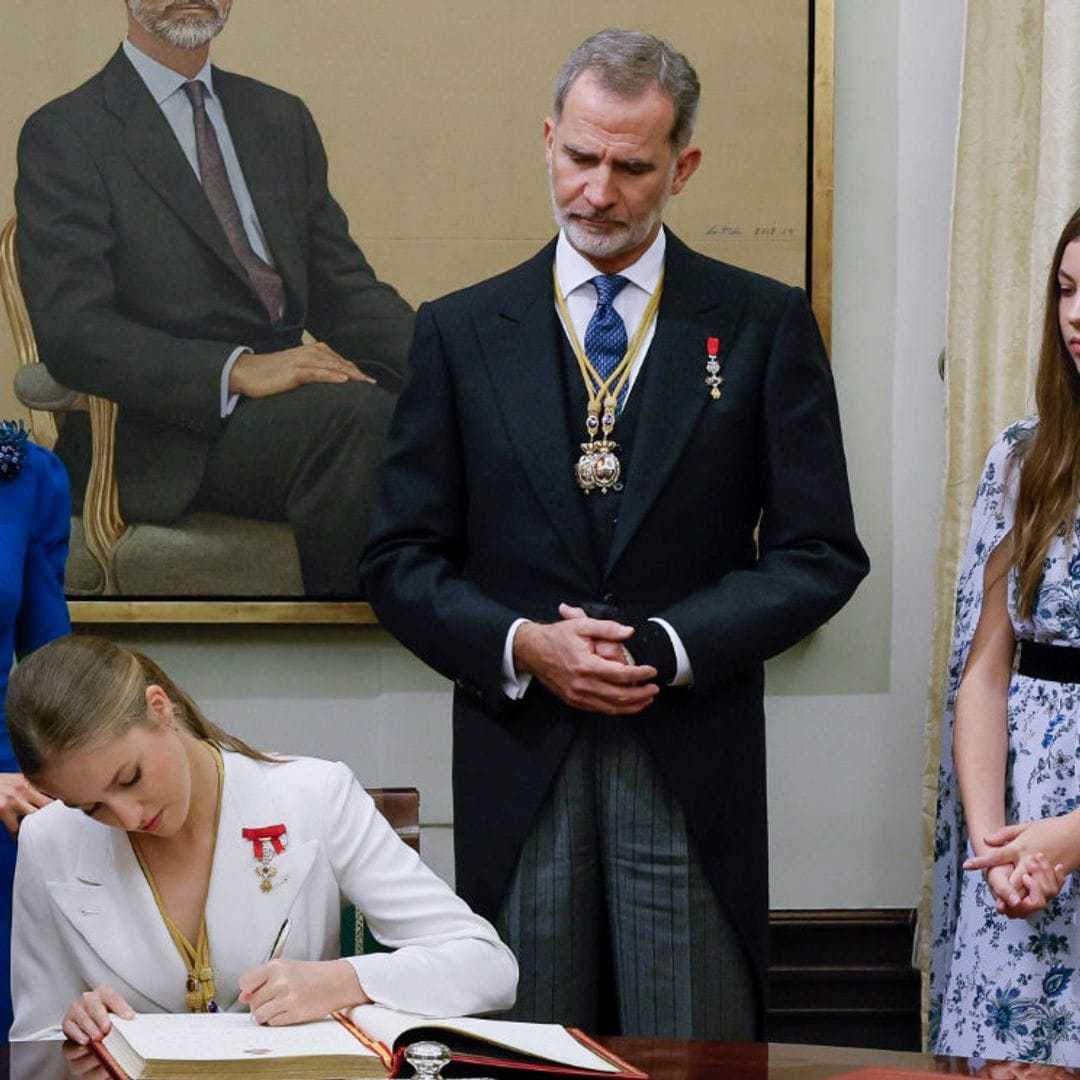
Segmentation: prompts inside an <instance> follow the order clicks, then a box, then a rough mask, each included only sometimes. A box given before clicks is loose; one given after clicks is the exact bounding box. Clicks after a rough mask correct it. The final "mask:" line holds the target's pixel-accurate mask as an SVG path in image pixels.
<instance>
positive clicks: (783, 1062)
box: [0, 1036, 1071, 1080]
mask: <svg viewBox="0 0 1080 1080" xmlns="http://www.w3.org/2000/svg"><path fill="white" fill-rule="evenodd" d="M599 1041H600V1042H602V1043H603V1044H604V1045H605V1046H608V1047H610V1049H612V1050H613V1051H615V1053H616V1054H618V1055H619V1056H620V1057H622V1058H625V1059H626V1060H627V1061H629V1062H632V1063H633V1064H634V1065H636V1066H638V1068H640V1069H643V1070H644V1071H645V1072H647V1073H648V1074H649V1075H650V1077H651V1078H652V1080H825V1078H827V1077H835V1076H842V1075H844V1074H850V1073H854V1072H858V1071H860V1070H868V1069H869V1070H879V1071H878V1072H877V1075H876V1076H874V1075H872V1074H870V1075H867V1076H865V1078H859V1080H904V1077H903V1076H902V1075H901V1074H902V1073H904V1072H908V1073H912V1072H915V1073H935V1072H947V1073H955V1074H959V1075H969V1072H968V1068H967V1063H966V1062H965V1061H963V1060H962V1059H955V1058H935V1057H932V1056H930V1055H929V1054H909V1053H903V1052H901V1051H898V1050H855V1049H849V1048H845V1047H836V1046H796V1045H794V1044H790V1043H724V1042H708V1041H704V1040H700V1041H692V1040H687V1039H632V1038H626V1037H622V1036H620V1037H617V1038H616V1037H610V1038H602V1039H600V1040H599ZM1034 1068H1037V1069H1041V1070H1044V1071H1040V1072H1039V1074H1038V1080H1048V1078H1049V1077H1050V1076H1051V1075H1052V1074H1051V1073H1050V1072H1049V1071H1047V1070H1048V1067H1047V1066H1035V1067H1034ZM890 1071H892V1072H893V1075H891V1076H890V1075H889V1072H890ZM521 1075H522V1076H523V1077H527V1076H528V1075H529V1074H527V1073H523V1074H521ZM1060 1075H1061V1076H1062V1077H1065V1076H1071V1074H1069V1073H1067V1071H1066V1070H1061V1071H1060ZM68 1076H69V1074H68V1071H67V1068H66V1067H65V1065H64V1060H63V1057H62V1055H61V1053H60V1044H59V1043H55V1042H54V1043H17V1044H15V1045H14V1046H11V1047H8V1046H2V1045H0V1080H4V1078H7V1077H10V1078H11V1080H68ZM1016 1076H1017V1077H1021V1076H1022V1073H1017V1074H1016ZM1032 1080H1034V1078H1032Z"/></svg>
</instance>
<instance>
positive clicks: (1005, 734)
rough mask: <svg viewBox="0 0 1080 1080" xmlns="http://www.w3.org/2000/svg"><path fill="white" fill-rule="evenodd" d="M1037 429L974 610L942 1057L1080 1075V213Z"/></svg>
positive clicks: (951, 718) (1000, 486)
mask: <svg viewBox="0 0 1080 1080" xmlns="http://www.w3.org/2000/svg"><path fill="white" fill-rule="evenodd" d="M1036 401H1037V404H1038V409H1039V413H1038V416H1037V417H1029V418H1027V419H1024V420H1021V421H1019V422H1017V423H1015V424H1013V425H1011V426H1010V427H1009V428H1007V429H1006V430H1005V431H1004V432H1003V433H1002V435H1001V436H1000V437H999V438H998V440H997V441H996V442H995V444H994V446H993V447H992V448H991V450H990V453H989V456H988V457H987V460H986V466H985V469H984V471H983V475H982V479H981V480H980V483H979V487H978V492H977V495H976V500H975V508H974V511H973V514H972V521H971V532H970V535H969V538H968V545H967V551H966V553H965V556H964V561H963V564H962V566H961V572H960V577H959V585H958V590H957V600H956V621H955V627H954V635H953V649H952V655H951V658H950V662H949V670H948V690H947V696H946V708H945V722H944V725H943V731H942V753H941V768H940V771H939V790H938V816H937V826H936V832H935V853H934V854H935V866H934V909H933V938H932V948H933V955H932V961H931V980H930V995H931V1001H930V1045H931V1048H932V1049H933V1050H934V1051H935V1052H937V1053H942V1054H955V1055H965V1056H978V1057H983V1058H989V1059H999V1058H1002V1059H1006V1058H1007V1059H1020V1060H1026V1061H1047V1062H1053V1063H1056V1064H1061V1065H1072V1066H1076V1065H1080V975H1078V973H1077V966H1078V963H1080V928H1078V925H1077V920H1078V918H1080V907H1078V899H1080V897H1078V893H1077V889H1078V886H1077V881H1076V878H1077V875H1075V874H1073V873H1072V871H1073V870H1075V869H1076V868H1077V867H1080V648H1077V647H1076V646H1080V521H1078V497H1080V211H1078V212H1077V213H1076V214H1074V215H1073V217H1072V218H1071V219H1070V221H1069V222H1068V224H1067V225H1066V226H1065V229H1064V231H1063V232H1062V235H1061V238H1060V240H1059V241H1058V246H1057V250H1056V252H1055V255H1054V260H1053V264H1052V270H1051V273H1050V277H1049V281H1048V285H1047V300H1046V313H1045V319H1044V330H1043V343H1042V350H1041V354H1040V360H1039V370H1038V375H1037V381H1036Z"/></svg>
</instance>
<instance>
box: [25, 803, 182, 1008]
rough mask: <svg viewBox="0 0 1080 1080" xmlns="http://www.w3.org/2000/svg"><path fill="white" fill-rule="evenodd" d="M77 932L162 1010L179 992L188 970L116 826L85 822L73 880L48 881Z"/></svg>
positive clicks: (128, 844) (117, 975) (170, 1005)
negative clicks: (114, 827)
mask: <svg viewBox="0 0 1080 1080" xmlns="http://www.w3.org/2000/svg"><path fill="white" fill-rule="evenodd" d="M46 888H47V889H48V891H49V895H50V897H51V899H52V901H53V903H54V904H55V905H56V906H57V908H58V909H59V910H60V911H61V912H62V914H63V916H64V918H65V919H66V920H67V922H68V923H69V924H70V926H71V928H72V930H73V931H74V932H75V934H76V935H78V936H79V937H81V938H82V939H83V940H84V941H85V942H86V944H87V945H88V946H89V947H90V949H91V950H92V951H93V952H94V953H95V954H96V956H97V957H98V959H99V960H100V962H101V964H102V965H103V966H104V967H106V968H108V969H110V970H111V971H112V972H114V973H115V979H114V980H112V981H113V982H114V983H115V984H116V985H117V989H120V990H121V992H122V985H123V984H124V983H126V984H127V985H128V986H130V987H131V988H132V989H134V990H135V991H137V992H138V993H139V994H141V995H142V996H143V997H145V998H146V999H147V1000H148V1001H150V1002H152V1003H153V1004H154V1005H156V1006H157V1007H158V1008H161V1009H163V1010H165V1011H169V1010H170V1009H172V1008H174V1007H175V1003H176V1000H177V997H178V996H182V994H183V987H184V980H185V976H186V972H185V969H184V965H183V961H182V960H181V959H180V955H179V953H178V952H177V951H176V946H175V945H174V944H173V942H172V939H171V938H170V937H169V932H168V930H166V928H165V923H164V922H163V921H162V918H161V915H160V914H159V912H158V909H157V904H156V903H155V902H154V897H153V894H152V893H151V892H150V887H149V886H148V885H147V883H146V878H145V877H144V876H143V873H142V870H141V869H140V867H139V864H138V861H137V860H136V858H135V854H134V852H133V851H132V850H131V842H130V841H129V840H128V837H127V834H126V833H124V832H122V831H121V830H119V829H110V828H107V827H105V826H103V825H98V824H96V823H94V822H92V821H90V820H89V819H88V820H87V821H86V822H85V825H84V827H83V830H82V835H81V837H80V842H79V856H78V860H77V863H76V867H75V874H74V880H70V881H59V882H49V883H48V884H47V885H46Z"/></svg>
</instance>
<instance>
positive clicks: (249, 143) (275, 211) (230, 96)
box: [214, 68, 307, 297]
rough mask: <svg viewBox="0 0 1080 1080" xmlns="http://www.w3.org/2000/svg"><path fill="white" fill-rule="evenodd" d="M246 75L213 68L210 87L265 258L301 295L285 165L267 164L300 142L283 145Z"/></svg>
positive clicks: (302, 279) (289, 290)
mask: <svg viewBox="0 0 1080 1080" xmlns="http://www.w3.org/2000/svg"><path fill="white" fill-rule="evenodd" d="M249 85H250V84H248V83H247V82H246V80H242V79H238V78H236V77H235V76H233V75H230V74H229V73H228V72H226V71H219V70H218V69H217V68H214V89H215V91H216V92H217V93H218V94H219V96H220V98H221V107H222V109H223V110H224V113H225V119H226V120H227V121H228V124H229V134H230V135H231V136H232V141H233V146H234V147H235V148H236V156H237V158H238V159H239V161H240V168H241V169H242V170H243V172H244V181H245V183H246V184H247V186H248V191H249V192H250V193H251V201H252V203H254V205H255V212H256V214H258V217H259V224H260V226H262V231H263V236H264V237H265V238H266V243H267V245H268V246H269V248H270V257H271V258H272V259H273V261H274V266H275V268H276V269H277V272H278V273H279V274H280V275H281V277H282V279H283V280H284V282H285V290H286V295H287V296H289V297H303V296H304V295H305V294H306V290H307V281H306V274H305V271H304V265H303V256H302V254H301V249H300V243H299V241H298V239H297V236H296V228H295V224H294V221H293V216H292V214H290V213H289V193H288V191H287V190H286V186H285V177H286V175H287V174H286V170H285V169H282V168H274V167H273V165H272V163H273V162H275V161H280V160H283V158H284V156H285V155H286V154H288V153H290V152H291V153H294V154H295V153H297V152H298V151H299V147H297V146H292V147H288V146H286V144H285V139H284V138H283V135H282V131H281V125H280V123H279V122H278V121H277V120H275V119H274V118H271V117H269V116H267V115H266V112H265V110H263V109H261V108H260V107H259V103H258V101H257V100H256V99H255V98H253V96H252V95H251V93H250V92H248V90H247V87H248V86H249Z"/></svg>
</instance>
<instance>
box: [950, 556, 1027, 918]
mask: <svg viewBox="0 0 1080 1080" xmlns="http://www.w3.org/2000/svg"><path fill="white" fill-rule="evenodd" d="M1011 554H1012V540H1011V537H1006V538H1005V539H1004V540H1003V541H1002V542H1001V543H1000V544H999V545H998V546H997V548H996V549H995V550H994V552H993V554H992V555H991V556H990V559H989V561H988V562H987V564H986V570H985V575H984V578H983V582H984V584H983V603H982V611H981V613H980V615H979V623H978V626H977V627H976V629H975V636H974V638H973V640H972V644H971V653H970V654H969V656H968V661H967V666H966V667H965V669H964V674H963V677H962V679H961V682H960V688H959V690H958V691H957V695H956V723H955V727H954V730H953V759H954V761H955V764H956V775H957V780H958V781H959V785H960V797H961V801H962V803H963V807H964V818H965V820H966V822H967V828H968V834H969V836H970V839H971V846H972V848H973V849H974V851H975V854H976V855H982V854H984V853H985V852H986V851H987V850H988V845H987V843H986V839H985V838H986V837H987V836H988V835H989V834H991V833H994V832H996V831H997V830H998V829H1001V828H1002V827H1003V826H1004V825H1005V760H1006V753H1007V748H1008V737H1007V732H1006V704H1007V697H1008V690H1009V679H1010V676H1011V673H1012V662H1013V653H1014V651H1015V648H1016V639H1015V636H1014V634H1013V628H1012V622H1011V621H1010V619H1009V612H1008V607H1007V605H1006V590H1007V587H1008V581H1007V572H1008V565H1009V559H1010V557H1011ZM1012 869H1013V868H1012V867H1011V866H1000V867H995V868H994V869H993V870H991V871H989V872H988V874H987V880H988V881H989V883H990V886H991V888H992V889H993V891H994V894H995V896H996V897H997V899H998V901H999V902H1000V903H999V910H1001V907H1000V904H1004V905H1005V906H1007V907H1012V906H1015V905H1016V904H1018V903H1019V902H1020V900H1021V895H1020V890H1017V889H1016V888H1014V887H1013V886H1012V885H1011V884H1010V883H1009V874H1010V873H1011V871H1012Z"/></svg>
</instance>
